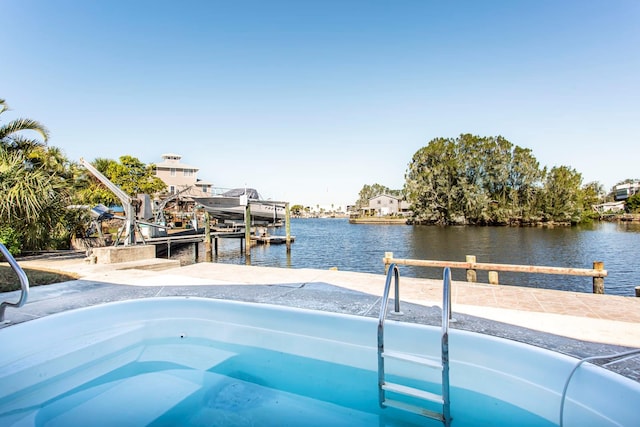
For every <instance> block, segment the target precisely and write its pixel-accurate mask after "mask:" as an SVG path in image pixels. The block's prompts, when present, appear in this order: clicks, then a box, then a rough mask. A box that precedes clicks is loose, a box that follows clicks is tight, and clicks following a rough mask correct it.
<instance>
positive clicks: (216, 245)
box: [213, 236, 218, 255]
mask: <svg viewBox="0 0 640 427" xmlns="http://www.w3.org/2000/svg"><path fill="white" fill-rule="evenodd" d="M213 251H214V252H215V254H216V255H218V236H216V237H214V238H213Z"/></svg>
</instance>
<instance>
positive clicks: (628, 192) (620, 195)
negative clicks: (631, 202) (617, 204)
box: [613, 181, 640, 201]
mask: <svg viewBox="0 0 640 427" xmlns="http://www.w3.org/2000/svg"><path fill="white" fill-rule="evenodd" d="M636 193H640V181H634V182H631V183H627V184H620V185H616V186H615V188H614V189H613V197H614V199H615V200H616V201H620V200H627V199H628V198H629V197H631V196H633V195H634V194H636Z"/></svg>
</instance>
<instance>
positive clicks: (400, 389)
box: [382, 382, 444, 405]
mask: <svg viewBox="0 0 640 427" xmlns="http://www.w3.org/2000/svg"><path fill="white" fill-rule="evenodd" d="M382 389H383V390H387V391H391V392H394V393H400V394H404V395H406V396H412V397H417V398H420V399H424V400H429V401H431V402H435V403H439V404H440V405H444V399H443V398H442V396H441V395H439V394H435V393H431V392H428V391H424V390H420V389H417V388H413V387H408V386H406V385H402V384H396V383H388V382H385V383H384V384H382Z"/></svg>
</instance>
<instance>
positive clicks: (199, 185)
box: [156, 153, 213, 197]
mask: <svg viewBox="0 0 640 427" xmlns="http://www.w3.org/2000/svg"><path fill="white" fill-rule="evenodd" d="M181 159H182V156H181V155H179V154H172V153H169V154H163V155H162V162H160V163H156V176H157V177H158V178H160V179H161V180H162V181H163V182H164V183H165V184H166V185H167V190H168V192H169V194H176V193H178V192H180V191H182V190H184V189H186V188H188V187H191V188H190V189H189V190H188V191H186V192H185V196H196V197H202V196H210V195H211V194H212V191H211V190H212V188H213V184H212V183H210V182H206V181H202V180H200V179H198V171H199V170H200V169H199V168H198V167H196V166H192V165H188V164H186V163H182V162H181V161H180V160H181Z"/></svg>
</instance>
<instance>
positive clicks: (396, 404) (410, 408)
mask: <svg viewBox="0 0 640 427" xmlns="http://www.w3.org/2000/svg"><path fill="white" fill-rule="evenodd" d="M382 404H383V405H385V406H390V407H393V408H397V409H402V410H403V411H407V412H412V413H414V414H418V415H422V416H423V417H427V418H432V419H434V420H439V421H440V422H444V415H442V414H441V413H440V412H435V411H430V410H429V409H425V408H421V407H420V406H417V405H412V404H410V403H405V402H400V401H398V400H393V399H386V400H385V401H384V402H382Z"/></svg>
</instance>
